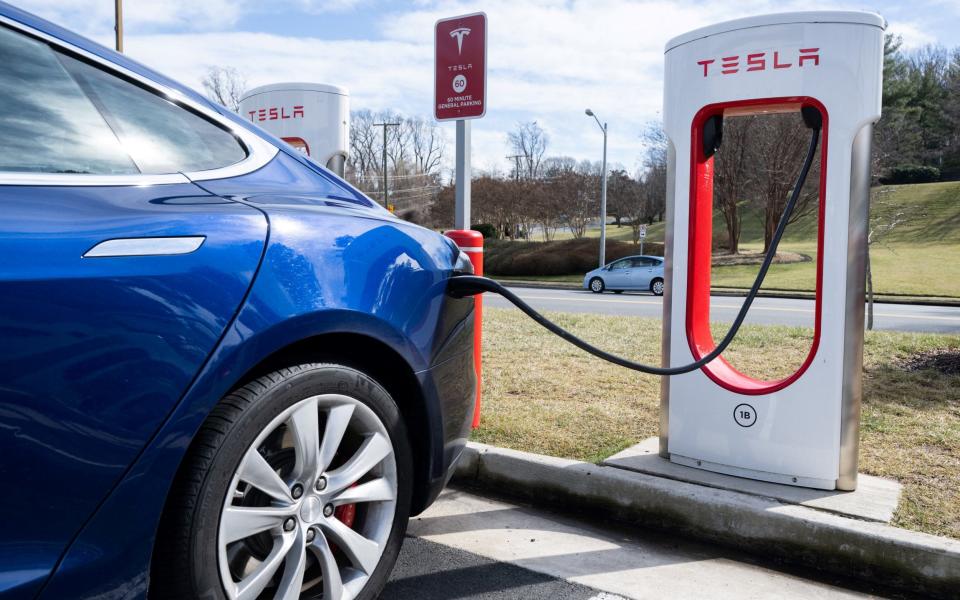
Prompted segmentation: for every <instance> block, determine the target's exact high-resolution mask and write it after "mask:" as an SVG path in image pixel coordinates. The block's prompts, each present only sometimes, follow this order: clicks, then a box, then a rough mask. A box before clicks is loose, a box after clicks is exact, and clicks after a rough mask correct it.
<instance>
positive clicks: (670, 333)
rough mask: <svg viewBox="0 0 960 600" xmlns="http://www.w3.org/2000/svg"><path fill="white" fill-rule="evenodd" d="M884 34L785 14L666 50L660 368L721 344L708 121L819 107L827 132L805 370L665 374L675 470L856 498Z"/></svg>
mask: <svg viewBox="0 0 960 600" xmlns="http://www.w3.org/2000/svg"><path fill="white" fill-rule="evenodd" d="M885 28H886V22H885V21H884V20H883V18H882V17H880V16H878V15H875V14H871V13H857V12H839V11H829V12H806V13H785V14H778V15H769V16H762V17H752V18H746V19H740V20H736V21H730V22H726V23H720V24H717V25H712V26H709V27H705V28H703V29H698V30H695V31H692V32H689V33H687V34H684V35H681V36H679V37H677V38H674V39H673V40H671V41H670V42H668V44H667V47H666V72H665V84H664V129H665V132H666V134H667V137H668V139H669V149H668V153H669V163H668V173H667V178H668V183H667V214H668V218H667V222H668V227H667V229H666V240H665V242H666V250H665V255H666V272H665V276H666V280H667V286H666V292H665V295H664V321H663V364H664V365H682V364H687V363H690V362H692V361H695V360H697V359H699V358H701V357H702V356H704V355H706V354H708V353H709V352H710V351H711V350H712V349H713V348H714V347H715V342H714V340H713V337H712V335H711V333H710V329H709V322H710V268H711V265H710V263H711V252H712V238H713V227H712V212H713V211H712V200H713V198H712V194H713V158H712V157H710V156H706V154H705V152H704V148H703V146H704V131H705V129H707V128H709V127H710V126H711V123H712V120H711V117H715V116H718V115H719V116H722V117H723V118H733V117H735V116H737V115H744V114H756V113H769V112H793V111H796V112H799V111H800V109H801V108H802V107H814V108H816V109H817V110H818V111H819V112H820V113H821V116H822V119H823V129H822V137H821V140H820V144H821V145H820V160H821V163H820V199H819V200H820V202H819V214H818V226H819V235H818V242H819V243H818V251H817V261H818V262H817V285H816V303H815V304H816V312H815V318H814V328H815V333H814V338H813V343H812V345H811V348H810V351H809V354H808V356H807V358H806V361H805V362H804V363H803V365H802V366H801V367H800V368H799V369H798V370H797V371H796V372H794V373H793V374H791V375H789V376H787V377H785V378H783V379H780V380H776V381H762V380H758V379H754V378H752V377H750V376H748V375H745V374H743V373H740V372H739V371H737V370H736V369H735V368H734V367H733V366H732V365H731V364H730V363H728V362H727V361H726V360H724V359H723V357H722V356H721V357H720V358H718V359H716V360H714V361H712V362H710V363H709V364H707V365H706V366H704V367H703V368H701V369H698V370H696V371H693V372H691V373H686V374H683V375H678V376H674V377H664V378H663V383H662V393H661V428H660V429H661V431H660V453H661V455H662V456H664V457H668V458H669V459H670V460H671V461H673V462H675V463H679V464H683V465H687V466H692V467H698V468H703V469H707V470H711V471H716V472H720V473H726V474H729V475H737V476H742V477H749V478H753V479H761V480H765V481H772V482H776V483H783V484H790V485H799V486H806V487H812V488H819V489H829V490H832V489H840V490H852V489H855V488H856V483H857V454H858V438H859V422H860V401H861V387H862V374H861V371H862V364H863V318H864V278H865V259H866V250H867V247H866V244H867V226H868V210H869V183H870V142H871V136H872V130H873V128H872V125H873V123H875V122H876V120H877V119H878V118H879V117H880V105H881V83H882V78H883V32H884V29H885ZM708 135H709V134H708ZM719 151H720V152H722V151H723V149H722V146H721V149H720V150H719ZM798 169H799V165H798Z"/></svg>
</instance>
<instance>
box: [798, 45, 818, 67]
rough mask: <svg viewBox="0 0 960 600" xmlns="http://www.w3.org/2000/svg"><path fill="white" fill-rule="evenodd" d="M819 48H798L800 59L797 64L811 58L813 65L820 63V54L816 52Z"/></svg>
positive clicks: (799, 64) (800, 64)
mask: <svg viewBox="0 0 960 600" xmlns="http://www.w3.org/2000/svg"><path fill="white" fill-rule="evenodd" d="M819 51H820V48H800V60H798V61H797V65H798V66H801V67H802V66H803V61H805V60H812V61H813V66H817V65H819V64H820V55H819V54H818V52H819Z"/></svg>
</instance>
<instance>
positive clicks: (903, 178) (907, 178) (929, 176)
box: [881, 165, 940, 185]
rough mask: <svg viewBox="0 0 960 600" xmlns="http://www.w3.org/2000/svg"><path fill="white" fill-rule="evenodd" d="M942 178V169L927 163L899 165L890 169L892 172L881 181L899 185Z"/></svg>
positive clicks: (929, 181)
mask: <svg viewBox="0 0 960 600" xmlns="http://www.w3.org/2000/svg"><path fill="white" fill-rule="evenodd" d="M939 180H940V169H938V168H936V167H928V166H925V165H898V166H896V167H893V168H892V169H890V174H889V175H888V176H887V177H884V178H882V179H881V183H884V184H887V185H898V184H902V183H931V182H933V181H939Z"/></svg>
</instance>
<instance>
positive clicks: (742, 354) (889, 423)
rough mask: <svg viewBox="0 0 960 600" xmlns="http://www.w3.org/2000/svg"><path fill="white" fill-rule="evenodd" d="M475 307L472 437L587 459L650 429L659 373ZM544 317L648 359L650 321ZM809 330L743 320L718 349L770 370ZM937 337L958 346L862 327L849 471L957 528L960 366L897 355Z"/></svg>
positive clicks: (917, 519) (797, 351) (781, 370)
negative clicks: (910, 363) (480, 334)
mask: <svg viewBox="0 0 960 600" xmlns="http://www.w3.org/2000/svg"><path fill="white" fill-rule="evenodd" d="M484 316H485V318H484V328H483V329H484V352H483V360H484V389H483V401H484V409H483V420H482V425H481V427H480V428H479V429H477V430H476V431H475V432H474V439H475V440H477V441H479V442H484V443H488V444H494V445H497V446H504V447H508V448H515V449H518V450H525V451H529V452H536V453H540V454H549V455H552V456H560V457H567V458H574V459H579V460H585V461H590V462H597V461H599V460H601V459H603V458H605V457H607V456H610V455H611V454H614V453H615V452H618V451H619V450H622V449H623V448H625V447H627V446H630V445H632V444H635V443H637V442H639V441H640V440H642V439H645V438H647V437H651V436H655V435H657V427H658V411H659V406H660V380H659V378H658V377H653V376H648V375H642V374H640V373H636V372H634V371H628V370H626V369H623V368H620V367H616V366H614V365H611V364H609V363H606V362H603V361H600V360H598V359H595V358H593V357H591V356H589V355H587V354H585V353H584V352H581V351H580V350H578V349H576V348H575V347H573V346H571V345H569V344H567V343H565V342H563V341H562V340H560V339H559V338H557V337H555V336H553V335H552V334H550V333H548V332H547V331H546V330H544V329H542V328H541V327H539V326H538V325H537V324H536V323H534V322H533V321H531V320H530V319H528V318H526V317H525V316H524V315H523V314H522V313H520V312H519V311H516V310H512V309H495V308H487V309H486V310H485V311H484ZM548 316H549V317H550V318H551V319H554V320H556V321H557V322H558V323H560V324H561V325H562V326H564V327H565V328H568V329H570V330H571V331H574V332H576V333H577V334H578V335H581V336H582V337H584V339H587V340H589V341H592V342H593V343H596V344H598V345H600V346H601V347H603V348H604V349H607V350H610V351H612V352H615V353H617V354H620V355H623V356H627V357H631V358H633V359H635V360H641V361H644V362H648V363H654V364H658V363H659V358H660V322H659V321H658V320H653V319H641V318H636V317H619V316H618V317H610V316H602V315H590V314H572V313H548ZM724 327H725V326H723V325H721V326H719V327H718V330H722V329H724ZM719 333H722V331H718V334H719ZM810 334H811V332H810V330H808V329H804V328H791V327H759V326H753V327H750V326H748V327H744V330H743V334H742V335H741V336H740V337H738V339H737V341H736V342H734V345H733V346H732V347H731V348H730V349H729V350H728V351H727V352H726V353H725V356H726V357H727V358H728V359H729V360H731V362H733V364H734V365H736V366H737V367H738V368H740V369H741V370H744V371H746V372H747V373H750V374H752V375H755V376H758V377H767V378H770V377H776V376H777V375H783V374H785V373H786V372H789V370H790V369H791V368H792V367H793V366H794V365H796V364H799V363H800V362H801V361H802V359H803V355H804V354H805V352H806V350H807V348H808V344H809V337H810ZM939 348H951V349H960V336H945V335H934V334H909V333H888V332H867V337H866V346H865V357H864V363H865V365H864V367H865V368H864V404H863V416H862V425H861V448H860V470H861V472H864V473H869V474H871V475H880V476H883V477H891V478H895V479H897V480H899V481H900V482H901V483H902V484H903V486H904V488H903V498H902V500H901V502H900V506H899V508H898V510H897V513H896V515H895V517H894V524H895V525H897V526H900V527H905V528H908V529H915V530H918V531H924V532H927V533H932V534H936V535H946V536H951V537H954V538H960V376H956V375H954V376H948V375H943V374H940V373H939V372H936V371H931V370H924V371H909V370H907V369H905V368H904V367H903V365H902V361H903V360H904V359H905V358H906V357H908V356H911V355H913V354H914V353H917V352H923V351H928V350H933V349H939ZM774 357H775V360H773V359H774Z"/></svg>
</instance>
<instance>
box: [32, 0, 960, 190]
mask: <svg viewBox="0 0 960 600" xmlns="http://www.w3.org/2000/svg"><path fill="white" fill-rule="evenodd" d="M17 4H18V6H20V7H22V8H24V9H26V10H30V11H32V12H35V13H37V14H39V15H41V16H43V17H46V18H48V19H50V20H53V21H55V22H57V23H59V24H61V25H64V26H66V27H68V28H70V29H73V30H76V31H79V32H81V33H83V34H85V35H88V36H90V37H92V38H94V39H97V40H98V41H100V42H102V43H105V44H108V45H109V44H112V26H113V21H112V20H113V1H112V0H27V1H25V2H19V3H17ZM731 7H734V8H731ZM818 8H819V9H852V10H871V11H875V12H879V13H880V14H882V15H884V16H885V17H886V18H887V20H888V22H889V23H890V28H889V30H890V31H892V32H893V33H896V34H899V35H901V36H903V39H904V43H905V46H907V47H919V46H922V45H924V44H930V43H934V44H942V45H945V46H948V47H954V46H960V27H958V24H960V0H914V1H912V2H909V3H904V2H894V1H891V0H873V1H871V2H846V1H844V0H839V1H830V2H824V1H819V0H803V1H802V2H801V1H799V0H781V1H773V0H745V1H741V2H736V3H734V2H727V3H716V2H692V1H686V2H683V1H681V2H668V1H664V0H567V1H549V0H530V1H524V0H488V1H486V2H463V1H447V0H413V1H411V2H382V1H376V0H327V1H322V0H274V1H270V2H263V1H260V2H257V1H253V0H239V1H235V0H125V2H124V12H125V17H126V19H125V27H126V41H125V44H126V51H127V53H128V54H129V55H130V56H132V57H133V58H135V59H138V60H140V61H142V62H145V63H147V64H149V65H150V66H152V67H154V68H156V69H158V70H160V71H162V72H164V73H166V74H168V75H171V76H173V77H174V78H176V79H179V80H180V81H183V82H185V83H187V84H188V85H191V86H195V87H197V86H199V83H200V79H201V77H202V76H203V74H204V72H205V71H206V69H207V68H208V67H209V66H212V65H218V66H231V67H234V68H236V69H238V70H239V71H241V72H242V73H243V74H244V75H245V76H246V78H247V81H248V83H249V85H250V86H257V85H262V84H266V83H274V82H278V81H315V82H321V83H333V84H338V85H344V86H346V87H347V88H348V89H349V90H350V92H351V103H352V107H353V108H354V109H361V108H369V109H372V110H382V109H393V110H398V111H400V112H403V113H405V114H409V115H424V116H428V115H430V113H431V104H430V103H431V95H432V90H433V88H432V79H431V75H432V64H433V63H432V61H433V46H432V44H433V41H432V32H433V23H434V22H435V21H436V19H438V18H440V17H445V16H452V15H456V14H463V13H468V12H475V11H477V10H483V11H485V12H486V13H487V15H488V18H489V57H488V60H489V84H488V85H489V90H488V108H487V116H486V117H485V118H484V119H482V120H479V121H474V123H473V142H474V168H475V169H483V170H498V169H499V170H501V171H506V170H508V168H509V165H508V163H507V160H506V159H505V158H504V157H505V155H507V154H508V153H509V152H508V151H507V150H508V148H507V147H506V132H507V131H508V130H509V129H511V127H513V125H514V124H515V123H517V122H518V121H528V120H536V121H537V122H538V123H540V124H541V126H542V127H543V128H544V129H545V130H546V131H547V132H548V134H549V136H550V145H549V148H548V153H549V154H555V155H561V154H562V155H569V156H573V157H575V158H578V159H582V158H589V159H598V158H599V154H600V149H601V137H600V132H599V131H598V130H597V127H596V124H595V123H594V122H593V120H592V119H588V118H587V117H586V116H584V114H583V110H584V108H586V107H588V106H589V107H591V108H592V109H593V110H594V111H595V112H596V113H597V114H598V115H599V116H600V117H601V118H602V119H604V120H606V121H608V122H609V128H610V148H609V153H610V154H609V157H610V158H609V160H610V162H611V164H613V165H615V166H616V165H619V166H622V167H624V168H627V169H628V170H630V171H634V170H635V169H636V168H637V167H638V160H639V158H640V157H641V155H642V153H643V145H642V141H641V139H640V137H639V134H640V132H641V130H642V129H643V127H644V124H645V123H646V122H648V121H650V120H653V119H657V118H658V114H659V110H660V104H661V100H662V62H663V54H662V51H663V44H664V42H666V40H668V39H669V38H671V37H673V36H675V35H677V34H680V33H683V32H684V31H687V30H689V29H693V28H696V27H701V26H704V25H708V24H711V23H715V22H718V21H723V20H728V19H732V18H738V17H743V16H748V15H753V14H764V13H770V12H780V11H789V10H811V9H818ZM443 128H444V130H445V131H446V133H447V135H448V137H449V139H451V140H452V137H453V124H452V123H451V124H445V125H443Z"/></svg>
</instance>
